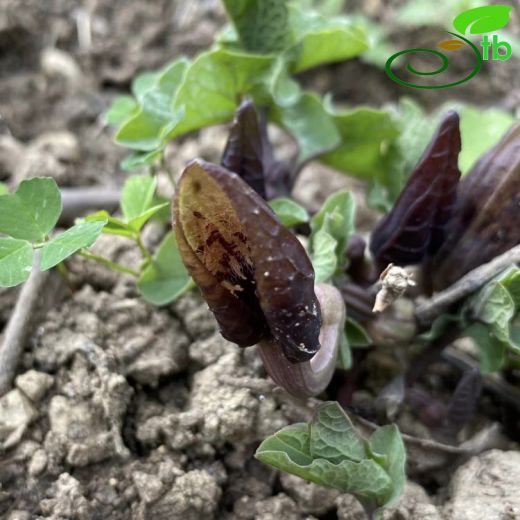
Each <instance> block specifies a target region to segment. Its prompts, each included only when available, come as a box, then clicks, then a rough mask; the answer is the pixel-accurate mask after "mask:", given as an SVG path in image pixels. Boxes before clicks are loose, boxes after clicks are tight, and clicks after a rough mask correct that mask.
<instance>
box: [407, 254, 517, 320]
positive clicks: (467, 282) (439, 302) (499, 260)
mask: <svg viewBox="0 0 520 520" xmlns="http://www.w3.org/2000/svg"><path fill="white" fill-rule="evenodd" d="M519 262H520V245H517V246H515V247H513V248H512V249H509V251H506V252H505V253H503V254H501V255H499V256H497V257H495V258H493V260H491V261H490V262H488V263H487V264H483V265H481V266H479V267H477V268H476V269H473V271H470V272H469V273H467V274H466V275H464V276H463V277H462V278H461V279H460V280H458V281H457V282H455V283H454V284H453V285H451V286H450V287H448V288H447V289H445V290H444V291H442V292H440V293H438V294H436V295H435V296H433V298H431V299H429V300H427V301H425V302H424V303H422V304H421V305H419V306H418V308H417V311H416V312H415V316H416V318H417V320H418V321H419V323H421V324H422V325H426V324H429V323H432V322H433V320H434V319H435V318H437V317H438V316H440V315H441V314H442V313H443V312H444V311H445V310H446V309H447V308H448V307H449V306H450V305H451V304H452V303H455V302H457V301H459V300H461V299H462V298H465V297H466V296H468V295H470V294H471V293H472V292H475V291H476V290H477V289H479V288H480V287H482V286H483V285H484V284H486V283H487V282H489V280H491V279H492V278H493V277H494V276H496V275H497V274H499V273H501V272H502V271H503V270H504V269H506V268H507V267H509V266H511V265H514V264H517V263H519Z"/></svg>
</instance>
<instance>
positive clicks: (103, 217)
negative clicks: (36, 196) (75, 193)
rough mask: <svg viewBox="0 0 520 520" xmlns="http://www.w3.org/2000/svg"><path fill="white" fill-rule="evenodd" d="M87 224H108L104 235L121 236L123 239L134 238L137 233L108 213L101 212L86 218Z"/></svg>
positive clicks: (104, 229)
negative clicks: (101, 222)
mask: <svg viewBox="0 0 520 520" xmlns="http://www.w3.org/2000/svg"><path fill="white" fill-rule="evenodd" d="M84 220H85V222H100V221H103V222H106V224H105V227H104V228H103V233H105V234H106V235H119V236H123V237H134V236H135V231H134V230H133V229H132V228H131V227H130V226H129V225H128V224H127V223H126V222H124V221H122V220H121V219H119V218H116V217H112V216H111V215H110V214H109V213H108V211H105V210H101V211H97V212H96V213H92V214H91V215H88V216H87V217H85V218H84Z"/></svg>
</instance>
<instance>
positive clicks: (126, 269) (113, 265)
mask: <svg viewBox="0 0 520 520" xmlns="http://www.w3.org/2000/svg"><path fill="white" fill-rule="evenodd" d="M78 254H79V255H80V256H82V257H83V258H87V259H88V260H92V261H93V262H97V263H98V264H101V265H104V266H106V267H110V269H113V270H114V271H119V272H120V273H126V274H130V275H132V276H134V277H135V278H139V273H138V272H137V271H134V270H133V269H130V267H126V266H125V265H122V264H118V263H117V262H112V260H109V259H108V258H105V257H103V256H99V255H95V254H94V253H90V252H89V251H80V252H79V253H78Z"/></svg>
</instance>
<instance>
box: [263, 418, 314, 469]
mask: <svg viewBox="0 0 520 520" xmlns="http://www.w3.org/2000/svg"><path fill="white" fill-rule="evenodd" d="M277 451H279V452H284V453H285V454H286V455H287V456H288V457H289V458H290V459H291V461H293V462H294V463H295V464H298V465H299V466H306V465H308V464H311V463H312V456H311V451H310V436H309V426H308V425H307V424H305V423H296V424H291V425H290V426H286V427H285V428H282V429H281V430H280V431H278V432H276V433H275V434H274V435H271V436H270V437H268V438H267V439H265V440H264V441H263V442H262V444H260V446H259V447H258V449H257V451H256V454H255V457H256V458H257V459H259V460H262V454H263V453H266V452H277Z"/></svg>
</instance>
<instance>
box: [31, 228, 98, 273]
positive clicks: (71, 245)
mask: <svg viewBox="0 0 520 520" xmlns="http://www.w3.org/2000/svg"><path fill="white" fill-rule="evenodd" d="M104 225H105V222H104V221H97V222H83V223H81V224H76V225H74V226H72V227H71V228H69V229H67V231H64V232H63V233H60V234H59V235H58V236H56V237H54V238H53V239H52V240H51V241H50V242H47V243H46V244H45V245H44V246H43V248H42V257H41V263H40V270H42V271H46V270H47V269H50V268H51V267H54V266H55V265H58V264H59V263H60V262H62V261H63V260H65V259H66V258H68V257H69V256H70V255H72V254H73V253H75V252H76V251H79V250H80V249H82V248H84V247H89V246H91V245H92V244H93V243H94V242H95V241H96V239H97V237H98V236H99V235H100V234H101V231H102V229H103V226H104Z"/></svg>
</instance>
